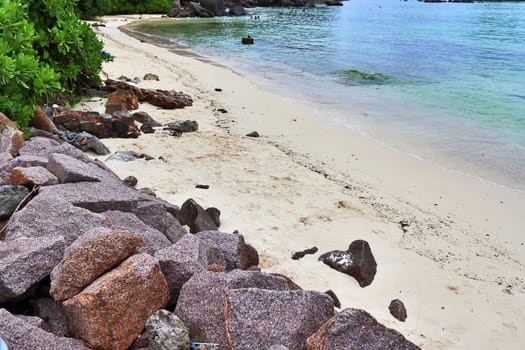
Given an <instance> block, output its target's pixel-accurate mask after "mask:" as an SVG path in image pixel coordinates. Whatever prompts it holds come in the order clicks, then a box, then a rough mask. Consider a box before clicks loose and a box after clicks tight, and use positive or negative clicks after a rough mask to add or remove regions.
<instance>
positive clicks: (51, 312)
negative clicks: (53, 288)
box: [32, 298, 67, 337]
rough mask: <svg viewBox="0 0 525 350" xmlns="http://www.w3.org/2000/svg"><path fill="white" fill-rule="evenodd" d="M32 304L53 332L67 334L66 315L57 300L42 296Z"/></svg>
mask: <svg viewBox="0 0 525 350" xmlns="http://www.w3.org/2000/svg"><path fill="white" fill-rule="evenodd" d="M32 305H33V309H34V311H35V314H36V315H37V316H38V317H40V318H42V319H44V320H46V323H47V325H48V327H49V329H50V331H51V333H53V334H54V335H56V336H59V337H63V336H65V335H66V334H67V325H66V317H65V316H64V313H63V312H62V307H61V306H60V305H59V304H57V302H56V301H54V300H53V299H51V298H41V299H36V300H34V301H33V302H32Z"/></svg>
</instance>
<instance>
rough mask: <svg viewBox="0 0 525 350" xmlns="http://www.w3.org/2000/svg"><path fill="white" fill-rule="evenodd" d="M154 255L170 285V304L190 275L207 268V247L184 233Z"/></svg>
mask: <svg viewBox="0 0 525 350" xmlns="http://www.w3.org/2000/svg"><path fill="white" fill-rule="evenodd" d="M155 257H156V258H157V259H158V260H159V263H160V269H161V270H162V273H163V274H164V276H165V277H166V282H167V283H168V286H169V287H170V292H171V298H170V303H171V304H175V303H176V301H177V297H178V295H179V292H180V290H181V288H182V286H183V285H184V283H186V282H187V281H188V280H189V279H190V278H191V276H193V275H194V274H195V273H197V272H203V271H206V270H207V268H208V257H207V247H206V245H205V244H204V243H203V242H202V241H201V240H200V239H199V238H197V237H195V236H194V235H185V236H184V237H183V238H181V239H180V240H179V241H178V242H177V243H176V244H173V245H172V246H169V247H167V248H164V249H161V250H159V251H157V252H156V253H155Z"/></svg>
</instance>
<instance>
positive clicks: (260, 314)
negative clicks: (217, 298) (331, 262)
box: [224, 288, 334, 350]
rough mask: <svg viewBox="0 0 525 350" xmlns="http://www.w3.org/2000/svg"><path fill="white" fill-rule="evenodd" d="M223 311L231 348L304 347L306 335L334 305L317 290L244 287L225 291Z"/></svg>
mask: <svg viewBox="0 0 525 350" xmlns="http://www.w3.org/2000/svg"><path fill="white" fill-rule="evenodd" d="M224 313H225V320H226V328H227V333H228V339H229V344H230V347H231V349H232V350H241V349H268V348H270V347H271V346H274V345H284V346H286V347H288V348H290V349H304V348H305V346H306V338H308V337H309V336H310V335H312V334H313V333H315V332H316V331H317V330H318V329H319V327H321V325H322V324H323V323H324V322H326V321H328V320H329V319H330V318H331V317H332V316H333V314H334V307H333V302H332V299H331V298H330V297H329V296H328V295H326V294H324V293H320V292H313V291H303V290H300V291H299V290H296V291H274V290H264V289H256V288H247V289H234V290H230V291H228V294H227V297H226V307H225V311H224ZM263 334H264V336H261V335H263Z"/></svg>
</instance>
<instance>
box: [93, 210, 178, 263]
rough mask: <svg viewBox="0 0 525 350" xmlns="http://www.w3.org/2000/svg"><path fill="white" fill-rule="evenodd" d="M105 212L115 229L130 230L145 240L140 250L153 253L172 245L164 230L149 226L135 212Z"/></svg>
mask: <svg viewBox="0 0 525 350" xmlns="http://www.w3.org/2000/svg"><path fill="white" fill-rule="evenodd" d="M103 214H104V216H105V217H106V218H107V220H108V223H109V225H110V226H111V227H112V228H113V229H117V230H125V231H130V232H132V233H135V234H137V235H138V236H140V237H141V238H142V239H143V240H144V243H145V246H144V247H143V248H140V249H139V252H147V253H151V254H153V253H154V252H156V251H157V250H159V249H162V248H165V247H169V246H170V245H171V242H170V241H169V240H168V239H167V238H166V236H164V235H163V234H162V232H160V231H157V230H155V229H154V228H152V227H149V226H147V225H146V224H144V223H143V222H142V221H140V220H139V218H137V216H136V215H135V214H132V213H125V212H122V211H116V210H115V211H113V210H112V211H107V212H104V213H103Z"/></svg>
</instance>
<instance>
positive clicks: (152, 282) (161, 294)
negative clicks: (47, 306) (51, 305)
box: [63, 254, 169, 350]
mask: <svg viewBox="0 0 525 350" xmlns="http://www.w3.org/2000/svg"><path fill="white" fill-rule="evenodd" d="M168 299H169V288H168V285H167V284H166V280H165V279H164V275H163V274H162V272H161V271H160V267H159V264H158V261H157V259H155V258H154V257H152V256H150V255H148V254H139V255H134V256H132V257H130V258H128V259H127V260H125V261H124V262H123V263H122V264H120V265H119V266H118V267H116V268H115V269H113V270H112V271H110V272H108V273H107V274H105V275H103V276H102V277H100V278H98V279H97V280H96V281H95V282H93V283H92V284H91V285H89V286H88V287H87V288H86V289H84V290H83V291H82V292H81V293H80V294H77V295H76V296H74V297H73V298H70V299H68V300H66V301H65V302H64V303H63V307H64V314H65V315H66V319H67V324H68V328H69V331H70V332H71V334H73V335H75V337H77V338H80V339H82V340H84V341H85V342H86V343H87V344H88V346H89V347H91V348H94V349H104V350H124V349H127V348H128V347H129V346H130V345H131V344H132V343H133V341H134V340H135V339H136V338H137V337H138V336H139V334H140V333H141V332H142V330H143V329H144V326H145V324H146V321H147V319H148V317H149V316H151V315H152V314H153V313H154V312H155V311H157V310H158V309H160V308H162V307H163V306H164V305H166V303H167V302H168Z"/></svg>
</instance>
